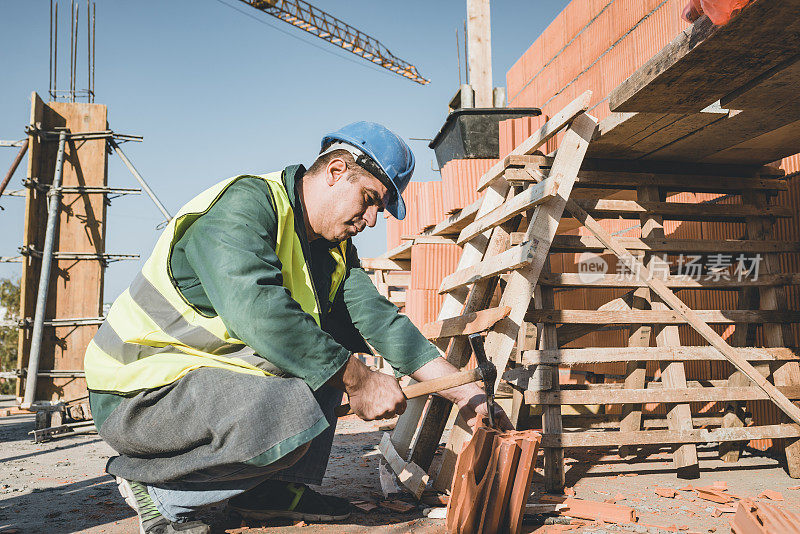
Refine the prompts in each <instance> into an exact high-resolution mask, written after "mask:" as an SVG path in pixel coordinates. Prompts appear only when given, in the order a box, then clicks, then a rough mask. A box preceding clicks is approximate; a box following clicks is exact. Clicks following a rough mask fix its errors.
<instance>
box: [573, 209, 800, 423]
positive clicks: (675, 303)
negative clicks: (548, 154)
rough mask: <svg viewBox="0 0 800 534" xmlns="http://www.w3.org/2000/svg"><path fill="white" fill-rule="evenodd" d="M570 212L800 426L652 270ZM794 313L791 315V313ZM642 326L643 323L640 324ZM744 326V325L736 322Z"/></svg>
mask: <svg viewBox="0 0 800 534" xmlns="http://www.w3.org/2000/svg"><path fill="white" fill-rule="evenodd" d="M567 209H568V210H569V211H570V213H572V215H573V216H574V217H575V218H576V219H578V220H579V221H580V222H581V223H582V224H583V225H584V226H586V227H587V228H588V229H589V231H591V232H592V233H593V234H594V235H595V236H596V237H597V238H598V239H600V241H602V242H603V244H604V245H605V246H606V247H608V248H609V249H611V250H612V251H613V252H614V253H615V254H616V255H617V257H618V258H619V259H620V260H622V261H623V262H625V264H626V265H628V266H629V267H630V268H631V270H632V271H633V272H634V273H636V275H637V276H639V278H640V279H642V280H645V281H646V282H647V285H649V286H650V289H651V290H653V292H654V293H656V294H657V295H658V296H659V297H660V298H661V299H662V300H663V301H664V303H665V304H666V305H667V306H669V307H670V308H672V309H673V310H675V311H676V312H678V313H679V314H680V315H681V317H682V318H683V319H685V320H686V321H687V322H688V323H689V324H690V325H691V326H692V328H694V329H695V330H696V331H697V332H698V333H699V334H700V335H701V336H702V337H703V338H704V339H705V340H706V341H708V342H709V343H710V344H711V345H712V346H713V347H714V348H716V349H717V350H719V351H720V352H721V353H722V354H723V355H724V356H725V357H726V358H728V360H729V361H730V362H731V363H732V364H733V365H734V367H736V368H737V369H738V370H739V371H741V372H742V373H743V374H745V375H746V376H747V377H748V378H749V379H750V380H752V381H753V382H755V383H756V385H758V387H760V388H761V389H762V390H763V391H764V392H765V393H766V394H767V396H768V397H770V399H771V400H772V401H773V402H774V403H775V404H776V405H777V406H778V407H779V408H780V409H781V410H782V411H783V412H784V413H786V415H788V416H789V417H790V418H791V419H792V420H793V421H794V422H796V423H800V408H798V407H797V406H795V405H794V404H792V403H791V402H790V401H789V400H788V399H787V398H786V397H785V396H784V395H783V394H782V393H781V392H780V391H778V389H777V388H776V387H775V386H774V385H773V384H771V383H770V382H769V381H768V380H767V379H766V378H764V377H763V376H761V374H760V373H759V372H758V371H757V370H756V369H754V368H753V366H752V365H750V364H749V363H748V362H747V360H745V359H744V358H742V357H741V356H739V355H738V354H737V353H736V352H735V351H734V349H733V348H732V347H731V346H730V345H728V344H727V343H726V342H725V340H724V339H722V337H721V336H720V335H719V334H717V333H716V332H715V331H714V330H713V329H712V328H711V327H710V326H708V324H707V323H706V322H704V321H703V320H702V319H701V318H700V316H699V315H698V314H697V313H696V312H695V311H693V310H692V309H691V308H689V307H688V306H686V304H684V303H683V302H682V301H681V300H680V299H679V298H678V297H676V296H675V294H674V293H673V292H672V291H671V290H670V289H669V288H667V286H665V285H664V283H663V282H661V280H659V279H657V278H654V277H653V275H652V273H651V272H650V270H649V269H648V268H647V267H645V266H644V265H642V263H641V262H640V261H639V260H637V259H636V258H635V257H634V256H632V255H631V253H630V252H628V251H627V250H626V249H625V248H624V247H622V246H620V244H619V242H618V241H617V239H616V238H615V237H613V236H612V235H611V234H609V233H608V231H607V230H606V229H605V228H603V227H602V226H600V224H599V223H598V222H597V221H595V220H594V219H593V218H591V216H590V215H589V214H588V213H586V212H585V211H584V210H583V209H582V208H580V207H579V206H578V205H576V204H574V203H570V202H568V203H567ZM790 313H791V312H790ZM638 322H641V321H638ZM736 322H744V321H736ZM765 322H773V323H774V322H777V323H780V322H782V321H781V320H780V319H779V320H777V321H775V320H773V321H765Z"/></svg>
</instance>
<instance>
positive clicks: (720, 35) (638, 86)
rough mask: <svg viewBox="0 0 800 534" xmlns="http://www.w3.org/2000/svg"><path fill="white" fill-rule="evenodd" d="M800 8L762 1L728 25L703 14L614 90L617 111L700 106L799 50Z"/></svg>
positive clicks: (793, 3) (611, 101) (792, 1)
mask: <svg viewBox="0 0 800 534" xmlns="http://www.w3.org/2000/svg"><path fill="white" fill-rule="evenodd" d="M799 10H800V2H798V1H797V0H787V1H784V2H774V1H771V0H756V1H754V2H751V3H750V4H749V5H748V6H747V7H746V8H745V9H743V10H742V11H741V13H739V14H738V15H737V16H735V17H734V18H733V19H732V20H731V21H730V22H729V23H728V24H726V25H724V26H715V25H714V24H712V22H711V21H710V20H709V19H708V17H706V16H702V17H701V18H700V19H698V20H697V21H696V22H695V23H694V24H692V25H691V26H690V27H688V28H686V29H685V30H683V31H682V32H681V33H680V34H678V36H677V37H676V38H675V39H673V40H672V42H670V43H669V44H668V45H666V46H665V47H664V48H662V49H661V51H659V52H657V53H656V54H655V55H654V56H653V57H652V58H650V59H649V60H648V61H647V62H645V63H644V65H642V66H641V67H639V69H638V70H637V71H636V72H634V73H633V74H632V75H631V76H630V77H629V78H628V79H627V80H625V81H624V82H623V83H621V84H620V85H619V86H618V87H617V88H616V89H614V90H613V91H611V93H610V95H609V106H610V108H611V110H612V111H656V112H661V111H663V110H669V111H671V112H684V111H700V110H701V109H703V108H704V107H706V106H707V105H709V104H711V103H712V102H715V101H717V100H719V99H720V98H722V97H724V96H726V95H727V94H728V93H730V92H731V91H733V90H735V89H737V88H738V87H740V86H742V85H743V84H745V83H746V82H748V81H750V80H752V79H753V78H755V77H756V76H758V75H760V74H761V73H763V72H764V71H766V70H768V69H770V68H772V67H773V66H775V65H777V64H779V63H781V62H782V61H784V60H786V59H787V58H789V57H791V56H793V55H795V54H796V53H797V48H796V47H795V46H793V44H791V43H793V42H794V39H795V37H796V36H797V34H798V31H800V21H798V19H797V17H796V14H797V13H798V11H799ZM731 43H736V46H731ZM731 65H736V68H735V69H732V68H731Z"/></svg>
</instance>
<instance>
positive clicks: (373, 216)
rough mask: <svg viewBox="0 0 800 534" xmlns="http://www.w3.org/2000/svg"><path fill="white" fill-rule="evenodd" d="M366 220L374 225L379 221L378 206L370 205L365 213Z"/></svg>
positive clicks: (368, 223)
mask: <svg viewBox="0 0 800 534" xmlns="http://www.w3.org/2000/svg"><path fill="white" fill-rule="evenodd" d="M364 220H365V221H366V222H367V226H369V227H370V228H372V227H374V226H375V223H377V222H378V207H377V206H370V207H369V208H367V211H366V213H364Z"/></svg>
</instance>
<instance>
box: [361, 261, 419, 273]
mask: <svg viewBox="0 0 800 534" xmlns="http://www.w3.org/2000/svg"><path fill="white" fill-rule="evenodd" d="M361 268H362V269H370V270H375V269H380V270H381V271H410V270H411V260H390V259H387V258H361Z"/></svg>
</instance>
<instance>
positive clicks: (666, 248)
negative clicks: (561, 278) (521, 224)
mask: <svg viewBox="0 0 800 534" xmlns="http://www.w3.org/2000/svg"><path fill="white" fill-rule="evenodd" d="M522 237H523V236H522V234H512V235H511V242H512V243H514V244H518V243H519V242H520V241H521V238H522ZM617 241H618V242H619V244H620V246H622V247H625V248H626V249H627V250H632V251H640V250H644V251H650V252H672V253H675V254H681V253H684V254H717V253H721V254H757V253H768V252H781V253H783V252H800V242H798V241H776V240H769V239H765V240H763V241H759V240H757V239H716V240H713V239H673V238H669V237H668V238H657V239H656V238H645V239H640V238H638V237H618V238H617ZM551 251H552V252H586V251H593V252H603V251H609V252H610V250H609V249H608V247H606V246H605V245H604V244H603V243H602V242H601V241H600V240H599V239H597V238H596V237H594V236H577V235H558V236H556V237H555V239H553V244H552V246H551Z"/></svg>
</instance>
